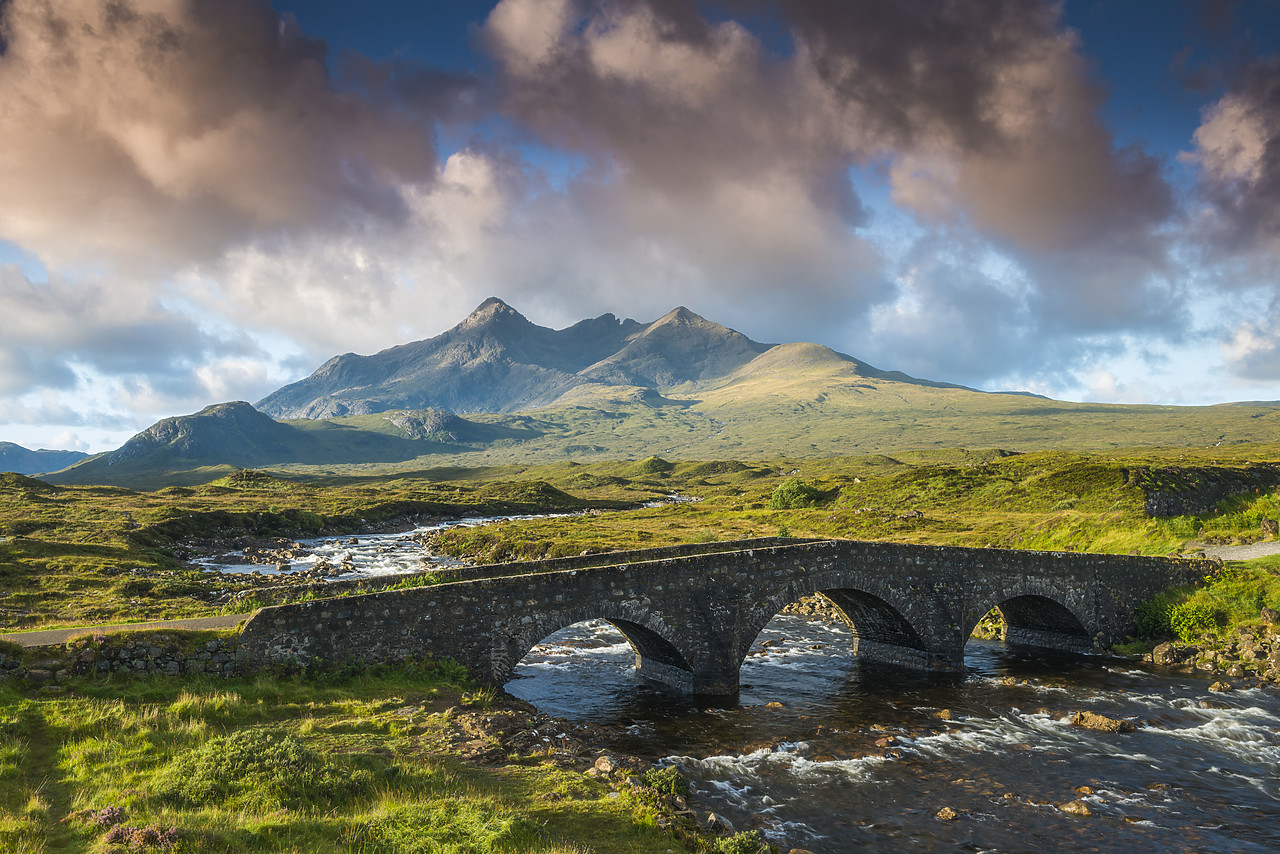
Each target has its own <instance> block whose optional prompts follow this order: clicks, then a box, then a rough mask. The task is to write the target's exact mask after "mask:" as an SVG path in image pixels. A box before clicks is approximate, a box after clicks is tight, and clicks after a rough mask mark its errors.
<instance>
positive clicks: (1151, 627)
mask: <svg viewBox="0 0 1280 854" xmlns="http://www.w3.org/2000/svg"><path fill="white" fill-rule="evenodd" d="M1173 604H1174V603H1173V602H1172V601H1171V600H1170V597H1169V595H1168V594H1166V593H1161V594H1160V595H1158V596H1155V597H1152V598H1151V599H1148V600H1147V601H1145V602H1143V603H1142V604H1141V605H1139V606H1138V608H1137V612H1136V614H1135V616H1136V620H1137V624H1138V637H1140V638H1163V637H1168V636H1169V635H1171V634H1174V631H1173V626H1171V625H1170V624H1169V614H1170V612H1171V611H1172V610H1173Z"/></svg>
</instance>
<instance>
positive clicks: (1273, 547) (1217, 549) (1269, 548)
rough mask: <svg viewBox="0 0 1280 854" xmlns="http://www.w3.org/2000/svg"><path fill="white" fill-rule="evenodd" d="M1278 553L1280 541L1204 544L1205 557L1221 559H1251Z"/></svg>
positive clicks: (1279, 551) (1279, 552)
mask: <svg viewBox="0 0 1280 854" xmlns="http://www.w3.org/2000/svg"><path fill="white" fill-rule="evenodd" d="M1277 554H1280V542H1276V543H1253V544H1252V545H1248V546H1205V547H1204V555H1205V557H1216V558H1220V559H1222V560H1252V559H1253V558H1255V557H1267V556H1268V555H1277Z"/></svg>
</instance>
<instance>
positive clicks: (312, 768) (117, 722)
mask: <svg viewBox="0 0 1280 854" xmlns="http://www.w3.org/2000/svg"><path fill="white" fill-rule="evenodd" d="M487 703H488V700H487V695H486V694H485V693H484V692H477V691H476V690H475V689H474V687H472V686H469V685H468V684H467V683H466V681H465V679H462V680H460V679H459V677H458V675H457V674H456V673H454V672H453V671H452V670H451V669H449V668H435V667H429V666H416V665H404V666H400V667H397V668H375V669H374V670H372V671H366V672H361V673H354V672H346V673H330V674H322V675H321V676H319V677H310V678H307V677H303V676H299V675H295V676H288V675H275V676H263V677H260V678H256V679H232V680H221V679H218V680H215V679H204V678H190V677H188V678H185V679H176V678H167V677H159V676H156V677H149V678H137V679H134V678H122V677H113V678H112V679H110V680H107V679H76V680H71V681H69V682H65V683H63V684H62V685H60V686H59V688H58V690H57V691H56V693H50V692H49V691H48V690H47V689H46V690H40V689H36V688H32V687H27V686H24V685H21V684H19V685H14V684H10V685H6V686H3V687H0V850H4V851H6V852H14V854H20V852H30V854H55V852H107V851H113V852H123V851H129V852H135V851H171V852H178V854H181V852H227V854H236V852H298V853H299V854H302V852H307V854H310V852H317V851H325V852H348V853H349V854H474V852H512V854H515V852H529V854H533V852H543V854H585V852H588V851H589V852H595V854H641V852H656V853H657V854H661V852H666V851H668V850H673V849H675V850H681V851H704V852H715V851H717V850H722V847H723V844H722V843H721V844H720V845H718V844H717V843H716V842H715V841H706V842H702V841H699V840H698V839H697V838H696V837H690V839H689V840H687V846H686V844H684V843H681V842H680V841H678V840H677V839H675V838H674V837H673V836H672V835H671V834H670V833H668V832H665V831H662V830H660V829H659V828H658V826H657V822H656V817H657V810H658V809H659V808H660V807H661V803H660V801H659V799H658V797H657V795H656V793H654V792H653V791H651V790H649V791H636V790H633V789H632V788H631V787H629V786H627V785H625V784H621V783H620V781H617V780H614V781H609V780H601V779H591V778H588V777H584V776H583V775H582V774H581V773H580V772H578V771H575V770H570V769H566V768H562V767H558V766H557V764H555V763H554V762H553V761H552V759H551V757H550V756H549V755H548V753H547V752H546V751H543V752H541V753H538V752H533V753H516V754H509V755H507V756H506V757H505V758H504V759H503V761H502V762H501V763H500V764H498V765H496V766H495V765H488V766H486V765H477V764H476V763H474V762H467V761H463V759H462V758H461V757H460V756H459V753H458V750H457V747H456V745H457V741H458V731H457V727H456V726H454V725H453V720H452V719H453V718H454V716H456V715H458V714H459V713H460V712H465V711H466V710H467V709H472V710H474V709H477V708H479V709H483V708H484V707H485V706H486V705H487ZM611 783H612V784H611ZM611 790H612V791H611ZM588 840H589V845H584V844H583V842H584V841H588Z"/></svg>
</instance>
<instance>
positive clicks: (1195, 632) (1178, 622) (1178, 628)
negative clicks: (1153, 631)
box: [1169, 602, 1218, 642]
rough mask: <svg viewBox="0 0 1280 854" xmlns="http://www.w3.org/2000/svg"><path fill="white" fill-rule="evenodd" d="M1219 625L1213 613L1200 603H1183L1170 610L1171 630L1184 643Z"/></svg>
mask: <svg viewBox="0 0 1280 854" xmlns="http://www.w3.org/2000/svg"><path fill="white" fill-rule="evenodd" d="M1217 624H1218V623H1217V620H1215V619H1214V616H1213V611H1212V610H1210V609H1209V608H1208V607H1207V606H1206V605H1204V604H1202V603H1200V602H1183V603H1181V604H1180V605H1174V606H1173V607H1172V608H1171V609H1170V610H1169V628H1170V629H1172V630H1173V633H1174V634H1176V635H1177V636H1178V637H1180V638H1182V639H1183V640H1184V641H1188V642H1190V641H1192V640H1194V639H1195V638H1197V637H1199V636H1200V634H1202V633H1203V632H1204V631H1206V630H1207V629H1212V628H1216V627H1217Z"/></svg>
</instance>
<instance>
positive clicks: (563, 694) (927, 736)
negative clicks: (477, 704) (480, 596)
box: [507, 617, 1280, 854]
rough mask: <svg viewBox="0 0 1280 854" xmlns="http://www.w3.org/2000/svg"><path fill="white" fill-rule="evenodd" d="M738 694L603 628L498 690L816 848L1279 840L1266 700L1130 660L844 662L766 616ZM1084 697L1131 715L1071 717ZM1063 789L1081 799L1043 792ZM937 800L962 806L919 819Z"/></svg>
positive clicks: (1278, 793)
mask: <svg viewBox="0 0 1280 854" xmlns="http://www.w3.org/2000/svg"><path fill="white" fill-rule="evenodd" d="M757 642H758V644H760V643H764V642H769V644H770V645H769V646H767V647H765V646H760V645H757V646H756V647H755V649H756V652H755V653H753V654H752V655H751V656H749V657H748V658H747V661H746V662H745V664H744V665H743V668H742V674H741V681H742V685H743V687H742V693H741V695H740V696H739V699H738V702H737V704H730V705H729V706H728V707H709V706H707V705H705V704H701V703H698V702H696V701H694V700H693V699H692V698H690V697H687V696H682V695H678V694H674V693H671V692H669V691H667V690H665V689H662V688H659V687H654V686H651V685H647V684H645V683H644V682H643V681H642V680H640V679H639V678H638V676H637V675H636V673H635V671H634V670H633V669H631V665H632V664H633V662H634V656H633V654H632V652H631V649H630V647H629V646H628V645H627V643H626V641H625V639H624V638H623V637H622V636H621V634H619V633H618V632H617V631H616V630H614V629H613V628H612V627H611V626H609V625H608V624H606V623H583V624H579V625H577V626H573V627H570V628H569V629H566V630H564V631H562V632H559V633H557V634H555V635H553V636H551V637H550V638H548V639H547V641H546V642H544V644H543V645H542V646H540V647H538V648H537V649H535V650H534V651H533V652H531V653H530V654H529V655H528V656H527V657H526V658H525V660H524V661H523V662H522V663H521V665H520V667H519V668H518V669H517V671H516V675H515V678H514V679H513V680H512V681H511V682H510V683H509V684H508V685H507V689H508V690H509V691H510V692H511V693H513V694H515V695H517V696H520V697H522V698H524V699H526V700H529V701H530V702H532V703H534V704H535V705H537V706H538V707H539V708H540V709H542V710H543V711H546V712H549V713H551V714H555V715H560V716H563V717H567V718H571V719H576V720H590V721H593V722H596V723H611V724H618V725H622V726H623V727H625V735H623V736H620V737H619V738H618V741H617V744H616V747H617V749H620V750H627V751H631V752H635V753H639V754H642V755H647V756H650V757H652V758H655V759H659V758H663V759H664V760H665V761H667V762H669V763H672V764H676V765H678V766H680V767H681V768H682V769H683V770H684V772H685V773H686V774H687V775H688V776H689V777H690V778H691V779H692V780H693V782H694V785H695V787H696V790H697V795H696V798H695V800H696V801H698V802H699V803H700V804H701V805H702V807H703V808H710V809H714V810H716V811H717V812H721V813H723V814H725V815H727V816H728V817H729V818H731V819H732V820H734V821H735V823H736V824H737V825H738V826H739V827H752V826H755V827H758V828H759V829H761V830H762V831H763V832H764V833H765V834H766V835H767V836H768V837H770V838H771V839H772V840H773V841H775V842H777V843H780V844H783V845H784V849H783V850H786V848H785V846H786V845H794V846H800V847H805V848H811V849H813V850H815V851H823V852H853V851H858V852H865V851H885V852H889V851H904V850H917V851H932V850H938V849H942V848H951V849H957V850H966V851H1001V852H1021V851H1028V852H1029V851H1058V850H1068V849H1072V850H1079V851H1114V852H1142V854H1149V852H1151V851H1275V850H1277V849H1280V824H1278V823H1277V819H1278V818H1280V771H1278V770H1277V768H1280V697H1278V696H1277V694H1276V693H1275V691H1274V690H1272V689H1269V688H1268V689H1252V690H1244V691H1236V692H1233V693H1230V694H1211V693H1209V692H1208V690H1207V688H1208V684H1209V683H1208V681H1207V680H1203V679H1199V678H1196V677H1191V676H1170V675H1166V674H1163V673H1154V672H1151V671H1148V670H1145V669H1142V668H1139V667H1137V666H1134V665H1130V664H1129V663H1127V662H1118V661H1116V660H1114V659H1103V658H1094V657H1075V656H1063V655H1053V654H1050V653H1035V654H1033V653H1026V652H1017V651H1013V650H1008V649H1006V648H1005V647H1004V646H1003V645H1001V644H998V643H989V642H982V641H973V642H971V643H970V644H969V646H968V648H967V649H966V653H967V659H966V670H967V673H966V675H965V677H964V678H959V677H948V678H941V679H940V678H936V677H926V676H920V675H914V674H910V673H903V672H901V671H892V670H885V669H876V668H871V667H865V668H864V667H857V666H855V664H854V662H853V660H852V659H851V657H850V656H849V655H848V650H849V649H850V646H851V643H852V637H851V635H850V633H849V631H848V630H847V629H845V628H844V627H842V626H830V625H827V624H824V623H819V622H806V621H804V620H801V619H799V618H794V617H778V618H776V619H775V620H774V621H773V622H772V623H770V625H769V626H768V627H767V628H766V629H765V631H764V632H763V633H762V634H761V635H760V637H759V638H758V639H757ZM1079 709H1089V710H1091V711H1095V712H1098V713H1101V714H1104V715H1108V716H1111V717H1124V718H1129V719H1132V720H1135V721H1145V722H1146V724H1147V726H1145V727H1143V728H1140V729H1139V730H1138V731H1137V732H1135V733H1132V734H1101V733H1094V732H1090V731H1086V730H1082V729H1079V728H1076V727H1072V726H1071V725H1070V724H1069V723H1068V720H1069V718H1070V716H1071V713H1072V712H1073V711H1075V710H1079ZM1069 801H1079V802H1081V803H1082V804H1083V806H1084V807H1086V808H1087V811H1088V812H1089V813H1090V814H1089V815H1087V816H1080V815H1071V814H1068V813H1065V812H1063V811H1062V810H1061V809H1059V807H1060V806H1061V805H1063V804H1065V803H1067V802H1069ZM942 807H950V808H952V809H953V810H955V811H956V812H957V813H958V814H959V817H958V818H957V819H955V820H953V821H943V820H940V819H938V818H936V817H935V814H936V813H937V812H938V810H939V809H941V808H942Z"/></svg>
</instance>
